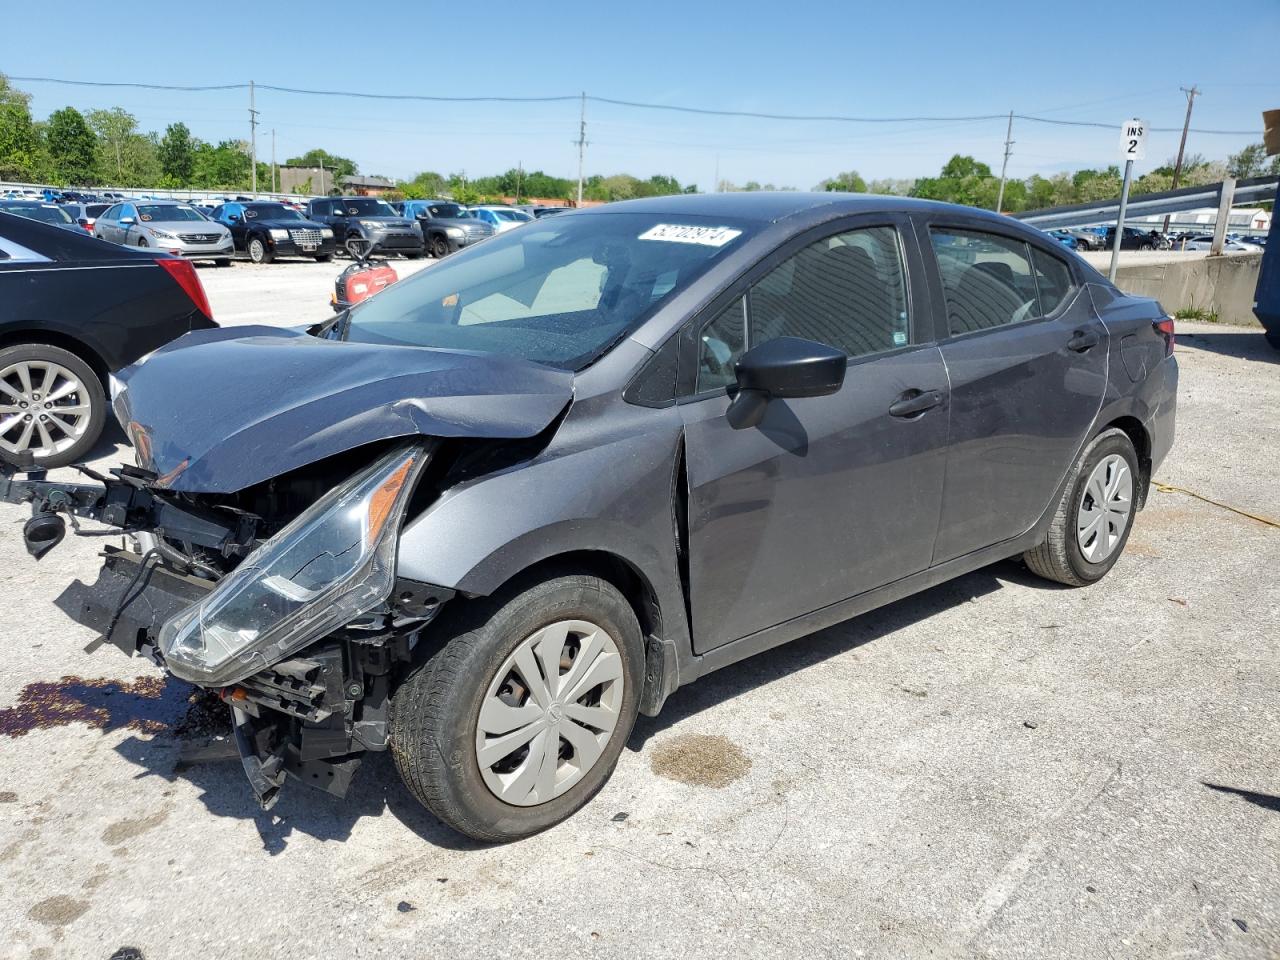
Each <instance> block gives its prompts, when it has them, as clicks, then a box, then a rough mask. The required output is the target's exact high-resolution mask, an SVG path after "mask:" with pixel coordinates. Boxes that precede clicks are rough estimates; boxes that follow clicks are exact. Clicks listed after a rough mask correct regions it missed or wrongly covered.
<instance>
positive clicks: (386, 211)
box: [333, 197, 398, 217]
mask: <svg viewBox="0 0 1280 960" xmlns="http://www.w3.org/2000/svg"><path fill="white" fill-rule="evenodd" d="M333 203H334V206H336V207H340V208H342V210H344V211H345V212H346V214H347V215H348V216H351V217H394V216H398V214H397V213H396V212H395V211H394V210H392V209H391V204H389V203H387V202H386V201H385V200H375V199H373V197H347V198H344V199H342V200H335V201H334V202H333Z"/></svg>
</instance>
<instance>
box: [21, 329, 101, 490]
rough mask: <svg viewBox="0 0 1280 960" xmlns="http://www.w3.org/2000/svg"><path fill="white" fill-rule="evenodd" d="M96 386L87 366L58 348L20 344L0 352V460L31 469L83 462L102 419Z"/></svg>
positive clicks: (97, 387) (98, 383) (94, 376)
mask: <svg viewBox="0 0 1280 960" xmlns="http://www.w3.org/2000/svg"><path fill="white" fill-rule="evenodd" d="M106 412H107V398H106V395H105V394H104V392H103V390H102V382H101V381H100V380H99V379H98V375H97V374H96V373H94V372H93V370H92V369H90V367H89V365H88V364H87V363H85V362H84V361H83V360H81V359H80V358H79V357H77V356H76V355H75V354H74V353H69V352H68V351H66V350H63V349H61V348H60V347H51V346H48V345H46V344H41V343H32V344H22V345H20V346H16V347H8V348H7V349H4V350H0V456H3V457H4V459H5V460H8V461H9V462H10V463H19V462H20V461H21V460H22V459H23V457H24V455H26V454H30V455H31V456H32V457H33V458H34V461H35V465H36V466H37V467H61V466H63V465H65V464H68V463H71V462H73V461H75V460H77V459H79V458H80V457H83V456H84V455H85V454H86V453H88V452H89V450H90V449H91V448H92V447H93V445H94V443H96V442H97V440H98V436H99V435H100V434H101V433H102V423H103V421H104V420H105V419H106Z"/></svg>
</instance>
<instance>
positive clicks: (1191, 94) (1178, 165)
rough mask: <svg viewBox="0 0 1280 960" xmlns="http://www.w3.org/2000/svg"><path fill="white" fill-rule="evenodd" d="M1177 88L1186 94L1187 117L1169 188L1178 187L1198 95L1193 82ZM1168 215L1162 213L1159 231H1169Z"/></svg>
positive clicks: (1183, 122)
mask: <svg viewBox="0 0 1280 960" xmlns="http://www.w3.org/2000/svg"><path fill="white" fill-rule="evenodd" d="M1178 89H1180V90H1181V91H1182V92H1183V93H1185V94H1186V95H1187V118H1186V119H1185V120H1183V121H1182V139H1181V140H1179V141H1178V159H1177V160H1176V161H1174V164H1173V186H1172V187H1170V189H1171V190H1177V189H1178V181H1179V180H1180V179H1181V178H1182V155H1183V154H1184V153H1185V152H1186V149H1187V131H1188V130H1189V129H1190V128H1191V107H1192V105H1194V104H1195V102H1196V97H1198V96H1199V95H1200V88H1199V87H1197V86H1195V85H1194V84H1192V86H1191V89H1190V90H1188V89H1187V88H1186V87H1179V88H1178ZM1169 217H1170V214H1167V213H1166V214H1165V215H1164V229H1163V230H1162V231H1160V232H1161V233H1168V232H1169Z"/></svg>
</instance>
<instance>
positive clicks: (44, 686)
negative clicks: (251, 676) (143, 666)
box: [0, 677, 198, 737]
mask: <svg viewBox="0 0 1280 960" xmlns="http://www.w3.org/2000/svg"><path fill="white" fill-rule="evenodd" d="M197 700H198V697H197V696H196V691H195V688H193V687H191V686H190V685H188V684H184V683H180V682H175V681H173V680H172V679H170V678H167V677H140V678H138V679H137V680H134V681H132V682H126V681H120V680H105V679H85V678H83V677H63V678H62V679H61V680H38V681H36V682H35V683H29V684H27V685H26V686H25V687H23V688H22V692H21V693H19V694H18V702H17V704H16V705H14V706H12V707H5V708H4V709H0V735H3V736H6V737H21V736H24V735H25V734H28V733H30V732H31V731H32V730H47V729H50V728H52V727H64V726H67V725H68V724H72V723H83V724H86V725H87V726H89V727H92V728H93V729H96V730H102V731H108V730H119V729H130V730H137V731H138V732H140V733H151V734H155V733H161V732H163V731H165V730H168V729H171V728H175V727H176V728H178V729H177V730H175V732H178V733H179V734H180V735H181V732H182V731H181V728H182V727H183V725H184V721H185V720H186V714H187V713H189V712H191V711H192V709H193V708H196V707H197V706H198V704H197Z"/></svg>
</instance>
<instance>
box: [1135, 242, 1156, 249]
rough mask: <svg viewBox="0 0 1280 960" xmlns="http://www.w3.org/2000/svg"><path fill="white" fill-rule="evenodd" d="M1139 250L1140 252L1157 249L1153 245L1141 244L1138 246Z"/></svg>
mask: <svg viewBox="0 0 1280 960" xmlns="http://www.w3.org/2000/svg"><path fill="white" fill-rule="evenodd" d="M1138 249H1139V250H1154V249H1155V247H1154V246H1152V245H1151V244H1149V243H1140V244H1138Z"/></svg>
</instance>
